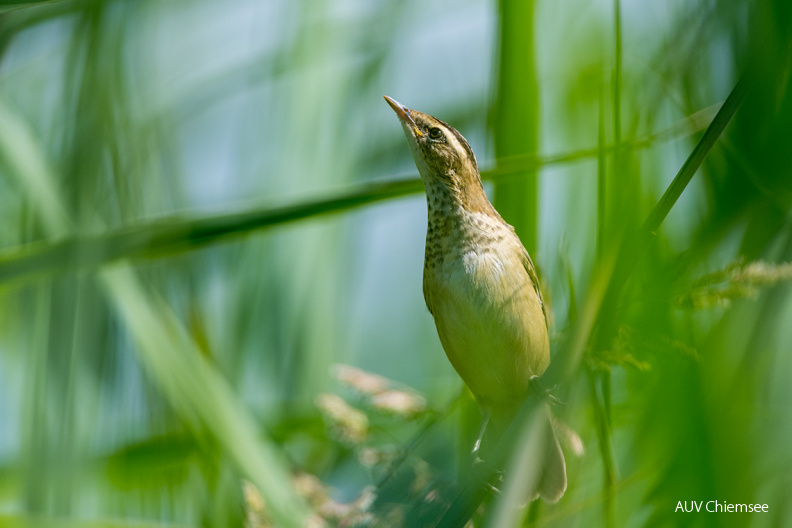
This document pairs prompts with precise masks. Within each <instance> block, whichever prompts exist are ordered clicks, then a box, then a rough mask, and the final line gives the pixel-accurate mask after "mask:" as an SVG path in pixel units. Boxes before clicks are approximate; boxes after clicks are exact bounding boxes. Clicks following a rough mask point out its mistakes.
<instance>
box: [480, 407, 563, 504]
mask: <svg viewBox="0 0 792 528" xmlns="http://www.w3.org/2000/svg"><path fill="white" fill-rule="evenodd" d="M540 412H542V413H543V414H544V415H545V418H544V419H545V420H546V423H544V424H543V428H542V429H543V430H544V435H543V437H542V441H541V449H542V453H543V454H542V456H541V457H540V458H539V459H538V460H537V459H536V458H534V459H532V460H531V461H530V463H531V464H536V463H538V464H540V466H539V468H536V467H521V468H511V469H507V471H513V470H514V469H518V470H519V471H537V469H538V471H539V478H538V485H537V486H535V487H534V489H533V491H532V492H531V493H530V494H529V495H528V498H529V499H530V500H532V501H533V500H536V499H538V498H539V497H541V498H542V500H544V501H545V502H548V503H556V502H558V501H559V500H560V499H561V497H563V496H564V492H565V491H566V488H567V477H566V462H565V460H564V453H563V451H561V445H560V444H559V443H558V437H557V436H556V433H555V430H554V428H553V420H552V419H551V415H550V408H549V407H548V406H545V408H544V409H543V410H541V411H540ZM513 417H514V414H513V413H506V414H500V415H499V414H498V413H492V415H491V421H490V427H489V428H490V429H491V431H490V433H492V435H491V436H490V440H491V441H492V440H494V439H499V438H501V437H502V434H503V433H505V432H506V429H508V427H509V425H510V423H511V419H512V418H513ZM485 440H486V439H485Z"/></svg>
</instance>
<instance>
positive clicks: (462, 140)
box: [435, 118, 478, 168]
mask: <svg viewBox="0 0 792 528" xmlns="http://www.w3.org/2000/svg"><path fill="white" fill-rule="evenodd" d="M435 119H437V118H435ZM437 122H438V123H440V124H441V125H443V126H444V127H445V128H446V129H447V130H448V131H449V132H451V133H452V134H453V135H454V140H455V141H456V143H457V145H458V146H460V147H462V148H463V149H464V151H465V153H466V154H467V158H468V160H469V161H470V163H472V164H473V166H474V167H476V168H478V163H476V155H475V154H473V149H472V148H470V145H468V142H467V140H466V139H465V138H464V137H463V136H462V134H460V133H459V132H457V129H455V128H454V127H452V126H451V125H449V124H448V123H446V122H445V121H441V120H439V119H437Z"/></svg>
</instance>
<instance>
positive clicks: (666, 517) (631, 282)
mask: <svg viewBox="0 0 792 528" xmlns="http://www.w3.org/2000/svg"><path fill="white" fill-rule="evenodd" d="M790 57H792V4H790V3H789V2H788V0H755V1H743V2H740V1H734V0H674V1H663V2H652V1H649V0H630V1H626V0H608V1H605V0H602V1H599V0H597V1H590V0H567V1H563V2H550V1H543V2H541V1H524V2H520V1H514V0H500V2H480V1H471V0H455V1H452V0H442V1H436V2H419V1H416V0H407V1H403V2H387V1H382V0H380V1H362V0H339V1H334V2H328V1H321V0H300V1H295V2H289V1H287V0H272V1H263V2H259V1H250V0H247V1H241V2H218V1H210V0H198V1H192V2H187V1H181V0H175V1H170V2H155V1H147V0H137V1H104V2H102V1H95V0H92V1H72V2H67V1H56V2H22V1H21V0H16V2H14V3H10V2H0V299H2V304H0V526H3V527H5V526H8V527H28V526H47V527H49V526H59V527H60V526H66V527H74V528H78V527H94V526H136V527H149V526H158V527H170V526H174V527H175V526H179V527H193V526H195V527H197V526H206V527H222V526H241V525H243V524H247V526H250V527H254V526H303V525H305V524H306V523H308V524H309V525H311V526H322V525H323V523H325V524H326V525H328V526H336V525H338V526H374V525H377V526H418V525H421V524H423V525H432V524H433V523H435V522H436V520H437V519H438V518H439V516H440V515H442V512H443V511H444V509H446V508H447V507H448V504H449V503H450V502H451V501H452V500H453V497H454V495H455V493H456V490H457V489H458V488H457V487H456V486H457V484H456V483H458V482H460V481H464V479H465V460H466V457H467V452H468V450H469V447H470V445H469V443H468V442H469V438H468V436H469V434H470V433H469V431H470V430H471V429H473V430H475V427H476V425H477V424H476V422H477V420H478V415H477V411H476V409H475V406H474V405H472V404H471V400H470V397H469V396H468V395H467V394H466V393H465V392H463V391H462V384H461V382H460V381H459V379H458V377H457V376H456V374H455V373H454V372H453V370H452V368H451V367H450V365H449V364H448V363H447V361H446V359H445V357H444V354H443V351H442V348H441V346H440V343H439V341H438V339H437V336H436V333H435V330H434V325H433V322H432V319H431V316H430V315H429V313H428V312H427V311H426V309H425V307H424V303H423V299H422V295H421V273H422V257H423V244H424V232H425V222H426V210H425V201H424V197H423V195H422V186H421V184H420V182H419V181H418V179H417V172H416V171H415V168H414V165H413V162H412V159H411V157H410V155H409V152H408V149H407V148H406V144H405V141H404V138H403V134H402V131H401V127H400V126H399V124H398V122H397V119H396V117H395V116H394V115H393V112H392V111H391V110H390V108H388V106H387V105H386V104H385V103H384V101H383V100H382V95H383V94H388V95H390V96H393V97H395V98H396V99H398V100H399V101H401V102H402V103H404V104H406V105H407V106H409V107H413V108H416V109H418V110H421V111H424V112H427V113H430V114H432V115H435V116H437V117H439V118H440V119H443V120H444V121H447V122H449V123H450V124H452V125H453V126H454V127H456V128H457V129H459V131H460V132H461V133H462V134H463V135H465V137H466V138H468V140H469V142H470V143H471V146H472V147H473V149H474V151H475V152H476V155H477V157H478V160H479V164H480V166H481V168H482V173H483V176H484V177H485V179H486V180H487V183H485V186H486V188H487V191H488V192H489V193H490V195H491V197H492V198H493V200H494V202H495V205H496V207H497V208H498V210H499V211H500V212H501V213H502V215H503V216H504V218H505V219H506V220H507V221H508V222H510V223H512V224H513V225H515V227H516V228H517V231H518V233H519V234H520V236H521V238H522V240H523V241H524V243H525V245H526V247H527V248H528V250H529V251H530V252H531V253H532V255H533V258H534V261H535V262H536V263H537V265H538V267H539V268H540V272H541V275H542V280H543V282H544V285H545V289H546V291H547V292H548V293H547V297H548V298H549V299H550V300H551V308H552V313H551V316H552V317H551V318H552V327H551V335H552V342H553V344H552V348H553V354H554V364H564V365H566V366H568V367H569V369H568V371H566V373H567V375H566V376H564V377H563V383H561V384H559V386H558V387H557V388H556V389H555V393H556V395H557V396H558V397H559V398H560V399H561V400H562V401H563V404H562V405H559V406H556V408H555V411H556V414H557V415H558V416H559V419H560V421H561V422H562V423H563V424H565V425H562V428H563V430H564V433H563V434H561V437H562V440H565V442H562V445H564V449H565V452H566V456H567V463H568V473H569V490H568V492H567V494H566V496H565V497H564V498H563V499H562V501H561V502H559V503H558V504H556V505H545V504H541V503H533V504H532V505H531V506H530V507H527V508H523V509H520V510H517V511H518V513H517V514H516V515H515V516H514V518H512V519H511V520H510V521H509V522H508V523H506V522H505V521H503V517H501V516H499V515H498V514H496V513H493V512H495V511H499V510H498V508H501V507H505V508H507V509H508V508H511V507H512V506H516V505H514V504H508V503H506V501H507V500H508V499H507V498H506V497H505V495H497V496H493V497H490V498H488V499H487V500H486V501H485V503H484V505H483V506H482V508H480V509H479V511H478V513H477V514H476V516H475V519H474V523H475V525H476V526H483V525H489V526H494V525H502V526H506V525H508V526H512V525H517V526H520V525H526V526H585V527H588V526H773V527H775V526H792V501H790V497H792V410H790V406H789V403H788V402H789V401H790V399H792V383H790V381H789V380H790V379H792V355H791V354H790V351H792V324H790V321H792V302H790V301H791V299H790V295H789V293H790V288H789V285H788V282H787V281H788V279H789V278H790V277H792V265H790V264H786V263H788V262H790V261H792V216H790V205H792V169H791V167H792V88H790V82H789V81H790V74H791V73H792V69H791V68H790V65H791V64H792V62H791V61H790ZM744 72H747V75H748V82H749V86H750V88H749V92H748V94H747V97H746V100H745V103H744V104H743V105H742V107H741V108H739V110H738V111H737V113H736V116H735V117H734V119H733V121H732V122H731V124H730V125H729V127H728V128H727V129H726V132H725V133H724V135H722V136H721V137H720V138H719V139H718V141H717V143H716V145H715V146H714V148H712V150H711V151H709V152H708V154H709V155H708V157H707V160H706V161H705V163H704V165H703V167H702V169H701V170H700V171H699V172H698V173H697V174H696V175H695V176H694V178H693V180H692V182H691V183H690V185H688V186H687V188H686V189H685V190H684V192H683V194H682V196H681V198H680V200H679V201H678V202H677V203H676V204H675V205H674V207H673V209H672V210H671V212H670V215H669V216H668V218H667V219H666V221H665V222H664V223H663V224H662V226H661V227H660V228H659V229H653V230H652V232H651V234H647V233H645V232H640V231H639V229H640V227H641V226H642V225H644V221H645V220H646V218H647V217H648V216H649V214H650V212H651V211H652V208H653V207H654V206H655V204H656V203H657V202H658V200H659V198H660V196H661V195H662V194H663V192H664V191H665V190H666V188H667V187H668V186H669V184H670V183H671V181H672V179H673V177H674V175H675V173H676V172H677V171H678V170H679V168H680V167H681V166H682V164H683V163H684V161H685V159H686V157H687V156H688V155H689V154H690V152H691V151H692V150H693V147H694V145H695V144H696V142H697V141H698V140H699V139H700V138H701V135H702V132H703V131H704V129H705V128H706V127H707V125H708V124H709V123H710V121H711V120H712V119H713V117H714V116H715V114H716V112H717V111H718V109H719V108H720V105H721V104H722V103H723V101H724V100H725V99H726V97H727V95H728V94H729V93H730V92H731V90H732V89H733V87H734V86H735V84H736V83H737V80H738V78H739V77H740V76H741V75H742V74H743V73H744ZM636 232H638V233H639V235H638V236H639V237H643V238H642V239H640V240H639V241H638V242H636V241H635V240H636V239H635V238H634V236H633V235H634V233H636ZM636 248H638V249H636ZM631 251H634V253H631ZM618 254H620V255H621V257H620V259H621V260H620V261H619V262H622V263H625V262H626V263H628V264H625V265H614V264H613V263H614V259H615V256H616V255H618ZM614 285H618V286H620V287H617V286H614ZM608 288H611V289H610V290H609V289H608ZM613 288H615V289H613ZM603 291H610V292H615V293H610V294H603ZM337 364H347V365H353V366H355V367H358V368H360V369H364V370H366V371H369V372H372V373H375V374H378V375H380V376H384V377H386V378H388V379H389V380H390V381H386V380H384V379H381V378H366V377H365V376H363V374H362V373H361V372H358V371H355V370H349V369H341V370H339V369H338V368H334V365H337ZM367 383H368V385H366V384H367ZM372 387H373V388H372ZM581 443H582V446H583V447H584V449H580V447H581V445H580V444H581ZM243 482H248V484H243ZM710 500H717V501H720V502H723V501H726V502H731V503H766V504H768V505H769V512H768V513H762V514H714V513H709V514H707V513H681V512H675V510H676V509H677V505H678V502H679V501H687V504H688V508H690V501H705V502H706V501H710Z"/></svg>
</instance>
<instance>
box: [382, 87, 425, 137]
mask: <svg viewBox="0 0 792 528" xmlns="http://www.w3.org/2000/svg"><path fill="white" fill-rule="evenodd" d="M383 97H384V98H385V100H386V101H388V104H389V105H390V107H391V108H393V111H394V112H396V115H397V116H399V119H401V121H402V122H403V123H405V124H407V125H409V126H410V128H412V131H413V133H414V134H415V135H416V136H418V137H421V136H423V133H422V132H421V130H420V129H419V128H418V125H417V124H416V123H415V121H414V120H413V118H412V117H410V109H409V108H407V107H406V106H404V105H403V104H401V103H400V102H399V101H397V100H396V99H393V98H392V97H388V96H387V95H383Z"/></svg>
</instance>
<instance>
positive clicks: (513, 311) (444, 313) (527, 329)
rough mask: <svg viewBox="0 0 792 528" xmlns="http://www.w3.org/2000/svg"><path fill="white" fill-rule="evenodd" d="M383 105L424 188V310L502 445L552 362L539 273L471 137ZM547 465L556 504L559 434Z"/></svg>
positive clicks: (549, 496)
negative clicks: (481, 167)
mask: <svg viewBox="0 0 792 528" xmlns="http://www.w3.org/2000/svg"><path fill="white" fill-rule="evenodd" d="M385 99H386V100H387V101H388V104H389V105H390V106H391V108H393V110H394V111H395V112H396V114H397V115H398V116H399V120H400V121H401V123H402V128H403V129H404V133H405V135H406V136H407V142H408V144H409V146H410V150H411V152H412V155H413V158H414V159H415V163H416V165H417V167H418V171H419V172H420V174H421V179H422V180H423V182H424V186H425V188H426V200H427V206H428V212H429V222H428V227H427V234H426V254H425V259H424V276H423V292H424V299H425V300H426V306H427V307H428V308H429V311H430V312H431V313H432V316H433V317H434V320H435V325H436V327H437V333H438V336H439V337H440V342H441V343H442V345H443V349H444V350H445V352H446V355H447V356H448V359H449V361H450V362H451V364H452V365H453V366H454V368H455V369H456V371H457V372H458V373H459V375H460V377H461V378H462V379H463V381H464V382H465V383H466V384H467V386H468V387H469V388H470V390H471V392H472V393H473V395H474V396H475V397H476V400H477V401H478V402H479V405H480V406H481V408H482V414H483V416H484V424H485V425H486V423H487V421H489V426H488V438H494V439H495V440H497V438H498V436H500V435H501V434H502V433H503V432H504V431H505V430H506V428H507V427H508V425H509V423H510V422H511V420H512V419H513V417H514V415H515V413H516V412H517V410H518V409H519V407H520V405H521V404H522V402H523V401H524V400H525V398H526V397H527V396H528V393H529V391H530V383H531V378H532V377H533V376H539V375H541V374H542V373H543V372H544V371H545V369H546V368H547V366H548V364H549V363H550V345H549V339H548V334H547V321H546V317H545V313H544V304H543V300H542V293H541V289H540V286H539V281H538V280H537V277H536V271H535V269H534V265H533V262H532V261H531V257H530V256H529V255H528V252H527V251H526V250H525V248H524V247H523V245H522V243H521V242H520V239H519V238H518V237H517V235H516V234H515V232H514V228H512V227H511V226H510V225H509V224H507V223H506V222H505V221H504V220H503V218H501V216H500V215H499V214H498V212H497V211H496V210H495V208H494V207H493V206H492V204H491V203H490V202H489V200H488V199H487V196H486V194H485V193H484V188H483V187H482V185H481V178H480V176H479V171H478V165H477V163H476V158H475V156H474V154H473V151H472V150H471V148H470V146H469V145H468V143H467V141H465V138H463V137H462V135H461V134H460V133H459V132H457V131H456V130H455V129H454V128H452V127H451V126H449V125H448V124H447V123H444V122H443V121H440V120H439V119H437V118H434V117H432V116H430V115H428V114H424V113H422V112H418V111H416V110H411V109H409V108H407V107H405V106H404V105H402V104H400V103H398V102H396V101H395V100H393V99H391V98H390V97H387V96H386V97H385ZM548 430H549V431H551V432H552V428H550V427H548ZM479 440H480V438H479ZM477 446H478V441H477ZM540 463H541V464H542V473H541V474H542V477H541V482H540V486H539V489H538V494H541V496H542V498H544V499H545V500H547V501H549V502H555V501H557V500H559V499H560V498H561V496H562V495H563V494H564V491H565V490H566V468H565V463H564V458H563V454H562V453H561V449H560V447H559V446H558V442H557V440H556V438H555V435H554V434H552V436H548V441H547V449H546V456H545V457H544V459H543V460H542V461H541V462H540Z"/></svg>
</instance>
